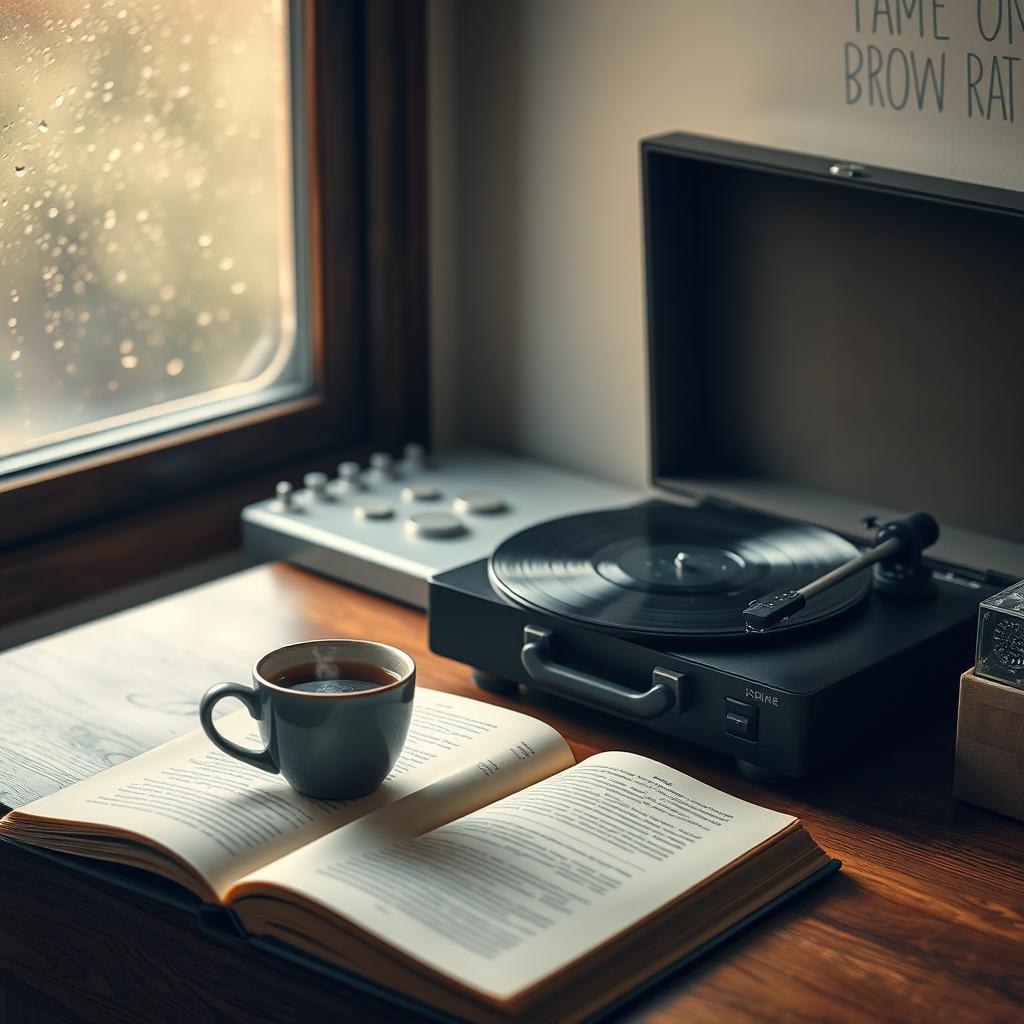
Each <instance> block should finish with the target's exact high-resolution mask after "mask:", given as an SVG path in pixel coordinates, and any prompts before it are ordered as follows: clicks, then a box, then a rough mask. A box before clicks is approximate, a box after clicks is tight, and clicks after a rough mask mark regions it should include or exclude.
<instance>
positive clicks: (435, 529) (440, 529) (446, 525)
mask: <svg viewBox="0 0 1024 1024" xmlns="http://www.w3.org/2000/svg"><path fill="white" fill-rule="evenodd" d="M405 532H406V533H407V534H409V535H410V536H412V537H429V538H432V539H433V538H440V537H460V536H461V535H462V534H464V533H465V532H466V527H465V524H464V523H463V522H462V520H461V519H459V517H458V516H453V515H452V514H451V512H420V513H419V514H418V515H415V516H409V518H408V519H406V521H405Z"/></svg>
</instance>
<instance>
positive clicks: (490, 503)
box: [452, 491, 508, 516]
mask: <svg viewBox="0 0 1024 1024" xmlns="http://www.w3.org/2000/svg"><path fill="white" fill-rule="evenodd" d="M452 508H453V509H454V510H455V511H456V512H458V513H459V515H462V516H465V515H472V514H476V515H495V514H496V513H498V512H504V511H505V510H506V509H507V508H508V504H507V503H506V501H505V499H504V498H503V497H502V496H501V495H500V494H496V493H495V492H494V491H463V492H462V493H461V494H457V495H456V496H455V500H454V501H453V502H452Z"/></svg>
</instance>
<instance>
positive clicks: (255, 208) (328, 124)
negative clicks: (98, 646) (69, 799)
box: [0, 0, 428, 621]
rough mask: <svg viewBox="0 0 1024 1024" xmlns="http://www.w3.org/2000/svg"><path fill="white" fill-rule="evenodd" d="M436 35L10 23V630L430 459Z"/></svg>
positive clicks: (0, 127) (400, 2) (307, 8)
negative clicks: (326, 481) (352, 463)
mask: <svg viewBox="0 0 1024 1024" xmlns="http://www.w3.org/2000/svg"><path fill="white" fill-rule="evenodd" d="M425 17H426V15H425V5H424V4H423V3H422V2H421V0H269V2H268V0H120V2H119V0H10V2H4V3H2V4H0V203H2V202H3V201H4V200H6V205H2V206H0V317H2V319H0V581H2V582H4V583H5V584H6V588H0V592H3V593H4V594H5V595H7V597H8V598H9V599H8V600H7V601H6V602H5V599H4V597H0V621H2V620H3V619H4V617H5V616H6V615H7V614H9V612H8V609H15V613H16V614H28V613H29V611H32V612H36V611H42V610H44V609H46V608H49V607H53V606H55V605H57V604H60V603H64V602H68V601H72V600H76V599H80V598H83V597H87V596H89V595H90V594H93V593H96V592H98V591H99V590H102V589H106V588H109V587H113V586H116V585H118V584H122V583H127V582H131V581H132V580H136V579H140V578H142V577H143V576H146V575H149V574H152V573H154V572H159V571H163V570H168V569H172V568H174V567H176V566H179V565H182V564H184V563H185V562H186V561H188V560H190V559H195V558H200V557H206V556H209V555H211V554H214V553H216V552H217V551H223V550H227V549H228V548H230V547H232V546H233V545H235V544H237V543H238V540H239V531H238V513H239V509H240V508H241V506H242V505H244V504H245V503H247V502H249V501H254V500H256V499H258V498H260V497H262V496H265V495H266V494H268V493H270V492H271V491H272V489H273V483H274V481H275V480H276V479H280V478H281V477H283V476H288V477H290V478H291V479H297V477H298V476H301V474H302V472H303V471H305V470H308V469H312V468H327V467H328V466H330V465H331V464H333V462H334V461H336V460H339V459H341V458H347V457H351V456H353V455H355V456H359V455H360V454H365V452H367V451H368V450H372V449H373V448H379V447H390V448H395V447H397V446H398V445H399V444H400V443H401V442H402V441H403V440H423V441H426V440H427V437H426V425H427V419H428V406H427V391H426V380H427V378H428V373H427V343H426V331H427V327H426V325H427V296H426V291H427V287H426V282H427V270H426V250H427V246H426V109H425V106H426V98H425V88H426V71H425V54H424V46H425ZM87 94H88V95H87ZM26 204H27V205H26ZM51 213H52V215H51ZM72 247H73V248H72ZM55 250H56V251H55ZM172 289H173V291H172ZM12 321H13V323H12ZM58 342H60V344H58ZM16 353H17V354H16ZM69 367H70V369H69ZM83 531H86V532H83ZM69 569H70V570H71V571H69ZM55 581H57V585H55ZM14 595H17V596H14Z"/></svg>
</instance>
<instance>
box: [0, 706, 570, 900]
mask: <svg viewBox="0 0 1024 1024" xmlns="http://www.w3.org/2000/svg"><path fill="white" fill-rule="evenodd" d="M217 724H218V728H220V729H221V731H222V732H223V733H224V734H225V735H227V736H228V737H229V738H231V739H234V740H235V741H236V742H239V743H242V744H244V745H248V746H251V747H253V748H258V747H260V746H261V742H260V738H259V734H258V731H257V725H256V723H255V722H254V721H253V720H252V719H251V718H250V717H249V715H248V713H247V712H245V711H241V712H238V713H237V714H231V715H227V716H225V717H223V718H221V719H219V720H218V723H217ZM508 757H512V758H513V759H517V758H518V759H519V760H522V761H523V762H527V761H530V760H534V761H535V763H537V764H539V765H544V766H546V767H547V769H548V771H557V770H559V769H560V768H562V767H564V766H565V764H567V763H568V764H571V763H572V755H571V753H570V752H569V749H568V747H567V745H566V743H565V741H564V740H563V739H562V738H561V736H559V735H558V733H557V732H555V730H554V729H552V728H550V727H549V726H547V725H545V724H544V723H543V722H539V721H537V720H536V719H533V718H530V717H528V716H526V715H523V714H520V713H518V712H515V711H509V710H507V709H505V708H500V707H494V706H493V705H490V704H485V703H483V702H478V701H474V700H470V699H468V698H466V697H459V696H455V695H453V694H447V693H442V692H439V691H436V690H429V689H426V688H424V687H418V688H417V690H416V697H415V701H414V705H413V716H412V722H411V724H410V727H409V735H408V737H407V739H406V743H405V747H404V749H403V750H402V753H401V755H400V756H399V759H398V762H397V763H396V765H395V767H394V769H393V770H392V772H391V774H390V775H389V776H388V778H387V779H386V780H385V782H384V783H383V784H382V785H381V786H380V787H379V788H378V789H377V790H375V791H374V792H373V793H371V794H369V795H368V796H366V797H362V798H360V799H358V800H349V801H327V800H318V799H314V798H311V797H306V796H302V795H300V794H299V793H296V792H295V791H294V790H293V789H292V788H291V787H290V786H289V785H288V784H287V783H286V782H285V781H284V780H283V779H282V778H281V776H279V775H271V774H269V773H267V772H264V771H262V770H260V769H258V768H255V767H253V766H251V765H248V764H245V763H243V762H241V761H238V760H235V759H234V758H231V757H228V756H227V755H226V754H224V753H222V752H221V751H219V750H217V749H216V748H215V747H214V746H213V745H212V744H211V743H210V741H209V740H208V739H207V738H206V736H205V734H204V733H203V732H202V730H196V731H195V732H193V733H190V734H188V735H186V736H182V737H180V738H179V739H176V740H172V741H171V742H170V743H166V744H164V745H163V746H160V747H157V748H155V749H154V750H151V751H149V752H148V753H146V754H142V755H140V756H139V757H136V758H133V759H131V760H130V761H126V762H124V763H123V764H120V765H117V766H116V767H114V768H111V769H108V770H107V771H105V772H101V773H100V774H99V775H96V776H94V777H93V778H91V779H86V780H85V781H83V782H80V783H77V784H76V785H74V786H70V787H68V788H67V789H65V790H62V791H61V792H59V793H54V794H52V795H50V796H47V797H43V798H42V799H40V800H37V801H35V802H34V803H31V804H28V805H27V806H25V807H22V808H20V809H19V810H17V811H13V812H11V814H9V815H7V817H6V818H5V819H4V820H3V821H0V834H4V835H8V836H10V837H11V838H13V839H22V838H24V837H23V836H21V835H19V834H18V824H19V822H25V821H26V819H30V820H29V821H28V824H30V825H36V824H37V822H36V821H34V820H31V819H46V820H48V821H54V820H56V821H71V822H75V823H76V824H77V825H79V826H88V825H92V826H99V827H101V828H104V829H114V830H123V831H127V832H130V833H134V834H136V835H138V836H142V837H145V838H146V839H148V840H150V841H152V842H153V843H155V844H157V845H159V846H161V847H163V848H164V849H166V850H168V851H170V852H171V853H172V854H174V855H177V856H178V857H180V858H181V859H182V860H184V861H185V862H186V863H188V864H190V865H192V866H193V867H194V868H195V869H196V870H197V871H198V873H199V874H200V875H201V876H202V877H203V878H204V879H205V880H206V882H207V883H208V884H209V885H210V887H211V889H212V890H213V891H214V892H216V893H217V894H218V895H219V896H223V894H224V893H225V892H226V890H227V888H228V886H229V885H230V884H231V883H232V882H233V881H234V880H236V879H238V878H240V877H241V876H243V875H247V874H249V873H250V872H252V871H254V870H256V869H257V868H259V867H261V866H263V865H266V864H268V863H270V862H272V861H274V860H275V859H277V858H278V857H281V856H283V855H285V854H287V853H289V852H291V851H293V850H296V849H298V848H299V847H301V846H303V845H305V844H306V843H309V842H311V841H313V840H315V839H317V838H319V837H320V836H323V835H325V834H326V833H328V832H331V831H333V830H334V829H337V828H339V827H341V826H344V825H346V824H348V823H350V822H353V821H356V820H357V819H359V818H361V817H362V816H363V815H366V814H369V813H370V812H372V811H375V810H378V809H380V808H382V807H385V806H387V805H389V804H392V803H394V802H396V801H402V800H404V798H407V797H409V796H410V795H411V794H414V793H417V792H419V791H420V790H426V789H429V787H431V786H432V784H435V783H437V782H439V781H441V780H443V779H445V778H446V777H448V776H457V777H459V778H461V779H462V780H463V783H462V785H463V788H465V785H466V783H467V780H472V782H479V783H480V784H482V785H483V787H484V789H485V790H486V789H487V788H488V773H489V772H490V771H491V768H490V767H489V765H490V764H491V762H492V759H494V758H497V759H498V760H501V759H503V758H504V759H507V758H508ZM536 777H537V776H536V775H533V776H532V777H530V778H527V779H526V781H524V782H523V784H524V785H525V784H527V783H528V782H530V781H533V778H536ZM509 791H510V790H509V789H508V788H506V789H505V790H504V792H509ZM435 792H437V793H438V795H439V797H443V795H444V792H443V787H442V788H441V789H440V790H436V791H435ZM418 813H419V814H420V816H421V818H423V819H424V820H426V819H427V818H429V817H430V815H431V814H432V815H433V823H434V824H436V823H437V822H440V821H447V820H450V818H451V817H452V816H453V815H446V813H445V809H444V808H443V807H438V806H433V807H432V808H430V810H429V812H428V811H426V810H424V809H422V808H421V809H420V811H419V812H418ZM457 813H458V811H457V812H456V814H457ZM426 827H430V826H429V825H428V826H426ZM83 831H84V830H83ZM69 834H72V833H68V832H67V831H65V832H63V833H62V835H64V836H68V835H69ZM72 835H73V834H72ZM95 835H96V833H95V832H90V838H91V839H94V837H95ZM28 841H32V840H31V839H29V840H28ZM39 842H40V844H41V845H48V844H47V843H46V842H45V841H43V840H39ZM101 846H102V839H100V840H96V841H94V842H91V843H90V849H89V852H90V854H91V855H95V856H102V853H98V852H96V851H97V849H98V848H100V847H101ZM64 848H65V849H72V851H73V847H71V845H70V844H65V846H64ZM111 859H117V857H112V858H111Z"/></svg>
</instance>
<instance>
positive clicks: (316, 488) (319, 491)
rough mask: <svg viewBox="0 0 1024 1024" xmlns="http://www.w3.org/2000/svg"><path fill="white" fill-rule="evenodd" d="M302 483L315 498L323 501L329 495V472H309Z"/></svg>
mask: <svg viewBox="0 0 1024 1024" xmlns="http://www.w3.org/2000/svg"><path fill="white" fill-rule="evenodd" d="M302 485H303V486H304V487H305V488H306V490H307V491H309V492H310V493H311V494H312V495H313V497H314V498H317V499H318V500H319V501H323V500H324V499H325V498H326V497H327V474H326V473H319V472H314V473H307V474H306V475H305V476H304V477H303V478H302Z"/></svg>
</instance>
